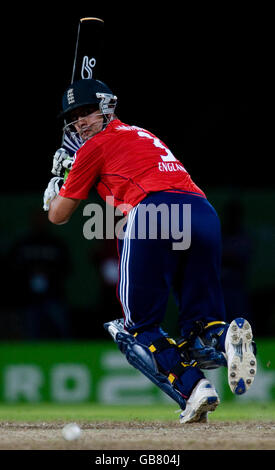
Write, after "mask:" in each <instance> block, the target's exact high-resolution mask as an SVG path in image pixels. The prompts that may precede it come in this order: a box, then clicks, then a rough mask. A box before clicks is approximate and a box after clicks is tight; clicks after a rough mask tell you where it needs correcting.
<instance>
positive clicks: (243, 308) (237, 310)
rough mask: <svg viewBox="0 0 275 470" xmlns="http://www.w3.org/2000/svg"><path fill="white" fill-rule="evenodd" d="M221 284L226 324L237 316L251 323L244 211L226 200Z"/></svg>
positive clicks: (248, 239) (249, 242)
mask: <svg viewBox="0 0 275 470" xmlns="http://www.w3.org/2000/svg"><path fill="white" fill-rule="evenodd" d="M222 236H223V256H222V284H223V291H224V300H225V306H226V312H227V320H228V321H229V322H230V321H231V320H233V319H234V318H236V317H237V316H242V317H245V318H247V319H248V320H249V321H252V318H251V306H250V298H249V294H248V288H247V281H248V273H249V267H250V261H251V256H252V239H251V237H250V235H249V233H247V231H246V230H245V228H244V209H243V206H242V204H241V202H240V201H239V200H230V201H229V202H228V203H227V204H226V205H225V207H224V210H223V223H222Z"/></svg>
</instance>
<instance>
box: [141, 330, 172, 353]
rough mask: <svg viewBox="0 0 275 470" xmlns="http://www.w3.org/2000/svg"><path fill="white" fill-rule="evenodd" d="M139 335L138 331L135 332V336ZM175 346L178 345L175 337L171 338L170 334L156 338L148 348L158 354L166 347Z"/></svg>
mask: <svg viewBox="0 0 275 470" xmlns="http://www.w3.org/2000/svg"><path fill="white" fill-rule="evenodd" d="M137 335H138V333H135V334H134V337H135V338H136V337H137ZM175 346H177V343H176V341H175V340H174V339H173V338H169V337H168V336H161V337H160V338H158V339H156V340H154V341H153V342H152V343H151V344H150V345H149V346H148V348H149V349H150V351H151V352H152V353H154V354H157V353H160V352H162V351H164V350H165V349H169V348H174V347H175Z"/></svg>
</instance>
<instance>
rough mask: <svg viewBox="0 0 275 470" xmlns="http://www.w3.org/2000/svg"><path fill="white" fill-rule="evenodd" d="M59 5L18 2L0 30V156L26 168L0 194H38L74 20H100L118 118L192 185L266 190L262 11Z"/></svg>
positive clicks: (66, 76)
mask: <svg viewBox="0 0 275 470" xmlns="http://www.w3.org/2000/svg"><path fill="white" fill-rule="evenodd" d="M58 5H59V9H58V10H56V7H54V5H51V4H47V5H46V4H41V11H39V9H40V7H39V8H38V7H37V10H34V9H31V8H30V7H29V9H28V7H25V8H22V11H20V7H18V9H17V10H16V14H15V15H13V17H12V18H13V21H12V23H13V26H12V29H8V31H6V33H5V38H4V39H5V43H7V44H8V52H5V54H6V53H7V61H8V64H7V67H5V70H8V71H9V72H8V74H5V76H4V87H3V88H2V99H4V98H8V108H7V109H8V111H7V113H8V116H9V122H7V121H5V122H6V124H7V126H5V127H7V129H8V136H9V138H8V144H9V145H10V144H11V148H9V158H8V159H7V160H8V164H11V166H13V164H14V160H13V157H12V154H11V153H13V152H16V155H20V156H22V155H24V164H23V162H21V164H20V165H19V166H20V171H17V172H14V171H13V172H12V174H13V183H14V184H13V185H12V188H11V185H10V181H9V179H5V180H4V181H2V184H1V189H2V190H5V191H14V188H16V189H17V190H18V191H20V192H21V191H26V187H28V188H29V190H32V189H33V190H38V191H41V184H45V183H46V182H47V181H48V172H49V167H50V162H49V160H50V159H51V155H52V153H53V151H54V150H55V149H56V147H58V146H59V145H60V133H61V129H60V126H59V124H57V122H56V115H57V114H58V113H59V111H60V109H61V98H62V94H63V92H64V90H65V88H66V87H67V86H68V85H69V83H70V78H71V71H72V64H73V57H74V48H75V40H76V31H77V26H78V20H79V18H80V17H82V16H99V17H101V18H103V19H104V20H105V33H104V36H105V37H104V44H105V46H104V67H103V72H102V77H100V78H101V79H102V80H103V81H106V82H107V84H108V85H109V86H110V87H111V88H112V90H113V92H114V93H115V94H116V95H117V96H118V99H119V101H118V103H119V104H118V108H117V111H118V114H119V117H120V118H121V119H122V120H124V121H127V122H129V123H133V124H137V125H141V126H142V127H145V128H148V129H149V130H151V131H153V132H155V133H156V134H157V135H158V136H159V137H160V138H161V139H162V140H164V142H166V143H167V144H168V145H169V146H170V147H171V149H172V151H174V153H175V154H176V155H177V157H178V158H179V159H182V160H183V161H184V162H185V164H186V166H187V168H188V169H189V171H190V172H191V174H192V176H193V178H194V179H195V181H197V183H198V184H199V185H200V184H201V185H202V186H209V185H210V186H216V185H219V186H220V185H223V184H230V185H242V186H245V187H266V186H267V185H271V186H273V174H272V173H271V172H270V171H269V170H268V168H269V166H270V160H271V157H270V151H269V147H268V142H269V141H270V133H271V112H272V107H271V104H270V103H271V96H270V95H271V92H270V89H269V84H270V73H269V71H270V62H271V57H270V47H271V44H270V32H269V28H268V25H267V24H266V22H267V20H268V12H261V11H258V10H257V9H255V10H253V9H251V8H250V9H249V10H244V11H241V10H240V8H237V7H236V8H233V7H232V8H224V10H222V9H221V8H217V7H213V8H212V9H211V7H209V6H208V7H204V8H203V7H201V6H199V5H198V6H197V7H194V9H193V10H191V9H188V8H187V7H185V6H183V7H182V8H180V9H179V7H176V5H178V4H173V2H172V3H171V4H169V6H168V5H165V6H158V8H154V9H153V8H152V9H149V11H148V10H147V8H148V5H147V8H146V4H144V5H142V4H140V3H139V4H136V3H133V4H130V3H129V4H128V5H127V4H126V5H127V6H123V4H119V5H114V4H113V3H111V4H110V5H108V6H105V7H103V8H101V7H99V6H98V5H93V4H92V5H91V6H89V7H85V8H81V9H78V8H77V6H75V5H74V6H72V7H69V6H68V5H67V4H64V7H63V8H62V3H61V4H58ZM152 6H153V4H152ZM6 117H7V116H6ZM5 142H7V141H6V139H5ZM19 158H20V157H19ZM21 158H22V157H21ZM26 158H27V161H28V164H26ZM5 160H6V159H5ZM38 168H39V170H38ZM10 171H11V168H10V169H9V173H10ZM23 175H24V178H23Z"/></svg>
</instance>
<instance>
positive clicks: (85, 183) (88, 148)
mask: <svg viewBox="0 0 275 470" xmlns="http://www.w3.org/2000/svg"><path fill="white" fill-rule="evenodd" d="M102 165H103V158H102V152H101V149H100V147H99V146H98V147H93V146H92V145H89V144H88V143H87V144H86V145H84V146H83V147H81V148H80V149H79V150H78V151H77V152H76V157H75V161H74V163H73V166H72V169H71V171H70V172H69V175H68V177H67V179H66V181H65V183H64V184H63V186H62V188H61V189H60V191H59V195H60V196H63V197H68V198H72V199H87V198H88V196H89V192H90V190H91V188H92V186H93V185H94V183H95V181H96V180H97V178H98V177H99V175H100V170H101V167H102Z"/></svg>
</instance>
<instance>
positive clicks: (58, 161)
mask: <svg viewBox="0 0 275 470" xmlns="http://www.w3.org/2000/svg"><path fill="white" fill-rule="evenodd" d="M73 161H74V160H73V158H72V157H71V156H70V155H69V154H68V153H67V152H66V150H65V149H64V148H62V147H61V148H60V149H58V150H57V151H56V152H55V154H54V156H53V167H52V174H53V175H56V176H61V177H64V173H65V170H66V169H67V170H70V169H71V168H72V164H73Z"/></svg>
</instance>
